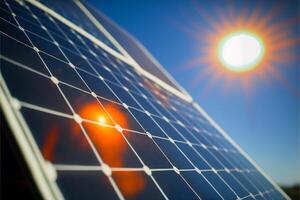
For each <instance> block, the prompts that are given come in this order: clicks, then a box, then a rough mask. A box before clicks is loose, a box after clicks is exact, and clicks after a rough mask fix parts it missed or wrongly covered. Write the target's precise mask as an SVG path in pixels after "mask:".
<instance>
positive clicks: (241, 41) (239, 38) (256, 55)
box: [217, 31, 264, 72]
mask: <svg viewBox="0 0 300 200" xmlns="http://www.w3.org/2000/svg"><path fill="white" fill-rule="evenodd" d="M217 54H218V58H219V60H220V61H221V63H222V64H223V65H224V66H225V67H226V68H228V69H229V70H232V71H235V72H246V71H249V70H251V69H253V68H255V67H256V66H257V64H258V63H259V62H260V61H261V60H262V58H263V55H264V45H263V42H262V41H261V39H260V38H259V37H258V36H256V35H254V34H253V33H251V32H246V31H242V32H241V31H239V32H234V33H232V34H229V35H228V36H226V37H224V38H223V39H222V40H221V42H220V44H219V45H218V48H217Z"/></svg>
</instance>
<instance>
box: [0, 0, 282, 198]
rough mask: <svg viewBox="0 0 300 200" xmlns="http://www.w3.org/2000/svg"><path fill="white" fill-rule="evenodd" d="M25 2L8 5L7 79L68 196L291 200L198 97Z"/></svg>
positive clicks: (4, 33)
mask: <svg viewBox="0 0 300 200" xmlns="http://www.w3.org/2000/svg"><path fill="white" fill-rule="evenodd" d="M20 2H22V3H16V2H14V1H11V0H9V1H8V0H5V1H4V2H2V3H1V8H0V9H1V15H0V20H1V29H0V34H1V43H2V44H1V57H0V59H1V82H3V83H5V85H6V86H7V87H8V90H9V92H10V94H11V95H12V99H13V100H12V101H13V102H15V103H14V104H13V105H15V109H16V110H17V111H18V112H20V113H21V114H22V118H24V121H25V122H26V126H27V127H28V129H29V130H30V132H31V133H32V136H33V139H34V141H35V143H36V144H37V147H38V149H39V150H40V152H41V154H42V156H43V158H44V159H45V160H47V161H50V162H51V163H52V164H53V165H54V167H55V169H56V171H57V176H58V177H57V181H56V183H57V184H58V187H59V189H60V191H61V193H62V195H63V196H65V197H66V198H71V199H82V198H97V197H99V198H107V199H116V198H119V199H123V198H126V199H140V198H145V199H147V198H149V197H150V196H151V198H154V199H284V197H283V196H281V194H280V193H279V192H277V190H276V189H275V188H274V186H273V185H272V184H270V183H269V182H268V181H267V180H266V179H265V178H264V177H263V175H262V174H261V173H260V172H258V171H257V169H256V168H255V167H254V166H253V165H252V164H251V163H250V162H249V161H248V160H247V159H246V158H245V157H244V156H243V155H242V154H241V152H240V151H239V150H238V149H236V148H235V147H234V146H233V145H232V144H231V143H230V142H228V140H227V139H226V138H225V137H224V136H223V135H222V134H221V133H220V132H219V131H218V130H217V129H216V128H215V127H214V126H213V125H212V124H211V123H210V122H209V120H207V119H206V118H205V117H204V116H203V115H202V114H201V113H200V112H198V111H196V109H195V108H194V107H193V105H192V104H191V103H188V102H184V101H183V100H181V99H179V98H177V97H176V96H175V95H173V94H172V93H170V92H168V91H166V90H164V89H162V88H161V87H160V86H158V85H157V84H155V83H153V82H152V81H151V80H148V79H147V78H145V77H143V76H142V75H141V74H139V73H138V72H136V71H135V70H134V68H133V67H131V66H129V65H128V64H126V63H125V62H122V61H121V60H119V59H117V58H115V57H114V56H113V55H110V54H109V53H108V52H105V51H104V50H103V49H102V48H100V47H99V46H97V45H94V44H93V43H92V42H91V41H90V40H89V39H87V38H85V37H84V36H81V35H79V34H78V33H77V32H75V31H74V30H72V29H70V28H69V27H67V26H65V25H64V24H63V23H62V22H60V21H58V20H56V19H54V18H52V17H50V16H49V15H48V14H47V13H44V12H42V11H41V10H39V9H38V8H35V7H34V6H33V5H31V4H30V3H28V2H23V1H20ZM43 2H44V1H43ZM47 5H48V3H47ZM74 5H75V4H74ZM61 7H62V8H64V7H65V6H63V5H62V6H61ZM57 12H59V13H61V12H60V11H59V10H57ZM66 15H67V14H66ZM66 18H69V19H73V16H66ZM74 20H75V21H76V22H77V21H78V20H79V19H74ZM80 20H83V19H80ZM85 20H87V19H85ZM83 28H86V27H83ZM87 30H88V31H91V30H90V28H87ZM92 33H94V32H92ZM100 39H103V38H100ZM15 52H18V54H16V53H15ZM16 105H17V106H16ZM78 182H80V183H81V182H82V184H83V185H84V186H80V185H79V184H78ZM89 185H95V187H97V188H98V187H99V190H97V189H95V187H88V186H89ZM202 188H205V189H202ZM150 194H151V195H150Z"/></svg>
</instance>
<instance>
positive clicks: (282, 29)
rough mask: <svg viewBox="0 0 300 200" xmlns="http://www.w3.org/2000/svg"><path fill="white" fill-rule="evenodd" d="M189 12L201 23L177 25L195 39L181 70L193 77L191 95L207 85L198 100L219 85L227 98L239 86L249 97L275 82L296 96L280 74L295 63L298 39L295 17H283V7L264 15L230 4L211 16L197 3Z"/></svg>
mask: <svg viewBox="0 0 300 200" xmlns="http://www.w3.org/2000/svg"><path fill="white" fill-rule="evenodd" d="M193 7H194V8H195V10H196V11H197V14H199V15H198V16H199V19H200V20H199V21H200V22H201V23H199V22H198V21H195V20H193V19H191V20H189V21H188V23H185V24H184V25H180V24H175V25H179V28H181V29H182V30H183V31H185V32H186V33H187V34H189V36H192V37H193V38H194V39H196V41H195V45H196V46H195V48H196V51H195V52H196V56H195V57H193V58H191V59H190V60H188V62H187V63H184V64H183V65H182V70H194V72H195V73H194V79H193V80H192V81H191V88H192V89H194V88H198V87H197V86H198V84H199V82H202V81H203V80H205V85H204V87H203V89H202V91H201V95H207V93H208V92H209V91H210V90H212V88H213V87H214V86H216V85H218V84H219V83H222V84H221V86H222V87H223V89H222V90H223V91H225V92H227V91H232V90H231V87H236V86H237V85H238V87H239V88H241V89H242V91H243V92H244V94H245V95H246V96H249V94H251V93H252V91H255V90H254V89H255V88H254V86H255V85H256V83H257V81H265V82H266V81H267V82H271V81H279V82H281V83H282V84H283V85H284V86H285V87H287V89H289V90H290V91H291V92H292V93H295V94H297V95H298V91H297V90H296V89H295V88H293V87H292V86H291V84H290V83H289V80H287V79H286V77H284V70H286V68H287V67H288V66H290V63H293V62H295V61H298V59H299V58H298V57H299V55H298V53H297V52H298V51H297V50H295V49H297V45H298V44H299V43H300V41H299V39H300V38H299V37H298V35H297V31H295V28H294V27H297V24H298V23H299V21H298V19H299V16H294V15H293V16H286V15H285V12H286V10H284V6H283V5H282V4H281V3H278V4H277V3H274V4H273V5H272V6H270V7H268V9H266V8H264V9H263V8H262V7H261V5H260V4H259V3H258V4H257V5H252V6H251V8H250V7H247V6H246V5H245V6H243V8H242V9H239V8H237V7H235V6H234V4H228V5H227V6H225V7H215V8H212V9H211V10H210V11H209V12H208V10H207V9H203V7H202V6H201V5H198V4H197V2H193ZM253 8H254V9H253ZM196 70H197V71H196Z"/></svg>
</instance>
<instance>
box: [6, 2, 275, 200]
mask: <svg viewBox="0 0 300 200" xmlns="http://www.w3.org/2000/svg"><path fill="white" fill-rule="evenodd" d="M9 8H10V7H9ZM25 8H26V9H28V10H29V11H30V12H31V10H30V8H29V7H28V6H25ZM10 9H11V8H10ZM11 12H12V10H11ZM31 14H32V15H33V16H34V14H33V13H32V12H31ZM14 18H15V17H14ZM36 19H37V18H36ZM15 20H16V23H17V24H19V23H18V21H17V19H16V18H15ZM37 20H38V19H37ZM38 21H39V20H38ZM53 22H55V21H53ZM39 23H40V25H41V26H43V25H42V24H41V22H40V21H39ZM19 25H20V24H19ZM56 25H57V24H56ZM57 27H58V26H57ZM58 28H59V27H58ZM59 29H60V28H59ZM60 30H61V29H60ZM46 31H47V33H48V34H49V36H50V37H51V38H52V39H53V41H54V43H55V42H56V41H55V40H54V38H53V37H52V35H51V34H50V33H49V31H48V30H46ZM61 31H62V30H61ZM62 32H63V31H62ZM24 34H25V35H26V37H27V38H28V40H29V41H30V42H31V40H30V38H29V37H28V36H27V34H26V32H25V31H24ZM77 36H78V35H77ZM65 37H66V38H67V35H65ZM78 38H79V39H80V40H81V41H82V42H83V43H84V44H85V42H84V41H83V40H82V38H81V37H78ZM31 43H32V42H31ZM32 45H33V46H34V44H32ZM73 46H74V47H75V49H77V51H78V54H79V55H83V54H81V52H80V50H79V49H78V48H77V47H76V45H74V44H73ZM57 47H58V49H59V50H60V51H61V53H62V54H63V55H64V52H63V51H62V50H61V48H60V47H59V46H57ZM86 47H87V48H89V47H88V46H86ZM37 54H38V55H39V52H37ZM39 56H40V55H39ZM64 56H65V55H64ZM2 58H3V59H5V58H4V57H2ZM40 58H41V60H42V62H43V63H44V65H45V67H46V68H47V70H48V72H49V73H50V74H51V75H52V73H51V71H50V70H49V69H48V67H47V65H46V63H45V62H44V61H43V59H42V57H41V56H40ZM65 58H66V59H67V60H68V58H67V57H66V56H65ZM96 58H97V59H99V58H98V57H96ZM5 60H8V59H7V58H6V59H5ZM68 61H69V60H68ZM86 61H87V62H88V63H89V65H90V67H91V68H92V69H93V70H94V71H95V73H96V74H97V75H98V76H99V74H98V72H97V71H96V70H95V69H94V67H93V66H92V64H91V63H90V62H89V60H88V59H86ZM99 61H100V60H99ZM100 62H101V61H100ZM74 70H75V72H76V73H77V75H78V76H79V77H80V78H81V80H82V81H83V83H84V84H85V85H86V87H87V88H88V89H89V90H90V88H89V87H88V85H87V84H86V83H85V81H84V79H83V78H82V77H81V76H80V74H79V73H78V72H77V69H76V68H75V69H74ZM121 73H122V72H121ZM39 74H40V75H41V73H40V72H39ZM112 75H113V77H114V78H115V79H116V80H117V81H118V82H119V85H121V86H122V83H121V82H120V81H119V79H118V78H117V76H116V75H114V73H112ZM43 76H46V75H44V74H43ZM46 77H47V78H51V77H48V76H46ZM52 78H53V76H52ZM59 83H62V82H61V81H60V82H59ZM103 83H104V84H106V83H105V81H104V82H103ZM64 84H66V83H64ZM56 85H57V88H58V90H59V91H60V93H61V95H62V96H63V98H64V99H65V101H66V103H67V104H68V106H69V108H70V109H71V110H72V112H73V113H74V115H76V113H75V111H74V110H73V108H72V106H71V105H70V103H69V102H68V100H67V98H66V97H65V95H64V94H63V92H62V90H61V89H60V87H59V84H56ZM106 86H107V87H108V88H109V89H110V90H111V88H110V87H109V86H108V85H107V84H106ZM134 86H135V85H134ZM73 87H74V86H73ZM77 89H79V88H77ZM136 89H137V90H138V88H137V87H136ZM85 92H86V93H90V94H91V93H92V91H91V90H90V92H87V91H85ZM111 92H113V93H114V91H112V90H111ZM114 94H115V93H114ZM129 95H130V96H131V97H132V98H133V99H134V100H135V102H136V103H137V104H139V102H138V101H137V100H136V99H135V98H134V96H132V95H131V94H130V93H129ZM115 96H116V97H117V98H118V96H117V95H116V94H115ZM100 98H101V97H100ZM95 99H96V100H97V101H98V102H99V100H98V99H97V98H95ZM118 100H119V101H120V102H121V100H120V99H119V98H118ZM149 103H150V104H151V105H152V106H153V104H152V103H151V102H150V101H149ZM20 104H21V105H22V106H24V107H28V108H31V109H35V110H39V111H42V112H48V113H51V114H58V112H56V111H52V110H49V109H46V108H44V110H43V108H41V107H38V106H34V105H30V104H29V103H25V102H21V103H20ZM99 104H100V105H101V103H100V102H99ZM101 106H102V108H103V109H104V110H105V108H104V106H103V105H101ZM139 106H141V105H140V104H139ZM141 107H142V106H141ZM153 107H154V109H156V110H157V108H156V107H155V106H153ZM128 111H129V112H130V110H128ZM157 111H158V110H157ZM143 112H145V111H143ZM158 112H159V111H158ZM167 112H168V111H167ZM107 114H108V116H110V115H109V113H107ZM131 114H132V113H131ZM160 114H161V113H160ZM169 114H170V115H172V113H170V112H169ZM60 116H63V117H66V116H67V115H64V114H63V113H60ZM162 116H163V115H162ZM68 117H70V118H72V117H73V116H68ZM132 117H133V118H135V117H134V115H133V114H132ZM150 117H151V116H150ZM158 117H160V116H158ZM173 117H174V116H173ZM110 118H111V117H110ZM151 118H152V117H151ZM160 118H161V117H160ZM174 118H175V117H174ZM152 119H153V118H152ZM162 119H164V118H162ZM175 119H176V118H175ZM83 120H85V121H89V120H86V119H83ZM111 120H112V121H114V120H113V119H112V118H111ZM136 121H137V120H136ZM153 121H154V122H155V120H154V119H153ZM89 122H91V123H95V122H92V121H89ZM137 122H138V121H137ZM138 123H139V122H138ZM155 123H156V122H155ZM79 124H80V127H81V129H82V132H83V133H84V134H85V136H86V138H87V140H88V141H89V143H90V145H91V147H92V149H93V150H94V153H95V156H96V157H97V158H98V160H99V162H100V164H102V165H101V166H105V164H104V162H103V161H102V160H101V158H100V155H98V153H97V151H96V150H95V147H94V146H93V143H92V142H91V140H90V139H89V136H88V134H87V133H86V132H85V130H84V128H83V127H82V126H81V123H79ZM156 124H157V123H156ZM157 125H158V124H157ZM140 126H141V124H140ZM158 126H159V125H158ZM171 126H172V127H173V128H174V129H175V130H176V128H175V127H174V126H173V125H172V124H171ZM141 127H142V126H141ZM159 127H160V126H159ZM160 128H161V127H160ZM161 129H162V128H161ZM187 130H188V129H187ZM162 131H163V132H164V130H163V129H162ZM188 131H189V130H188ZM135 132H136V131H135ZM120 133H121V135H122V136H123V138H124V140H125V141H126V142H127V144H128V146H129V147H130V148H131V149H132V150H133V152H134V153H135V155H136V156H137V158H138V159H139V160H140V162H141V163H142V164H143V166H145V164H144V163H143V161H142V159H141V158H140V157H139V155H138V153H137V152H136V151H135V150H134V148H133V147H132V146H131V145H130V143H129V142H128V140H127V139H126V137H125V136H124V135H123V133H122V132H120ZM164 133H165V132H164ZM144 134H145V133H144ZM179 134H180V133H179ZM165 135H166V136H167V137H169V136H168V135H167V134H166V133H165ZM180 135H181V134H180ZM191 135H192V136H193V134H191ZM181 136H182V137H183V138H184V139H185V137H184V136H183V135H181ZM152 137H156V136H153V135H152V136H151V137H150V138H152ZM163 139H166V138H163ZM185 140H186V139H185ZM171 141H172V139H171ZM173 141H174V140H173ZM153 142H154V143H155V141H154V140H153ZM176 142H182V141H176ZM183 143H184V142H183ZM185 143H186V144H190V142H189V141H188V140H186V142H185ZM155 144H156V143H155ZM173 144H174V145H175V146H176V148H177V149H178V150H179V151H180V152H181V153H182V154H183V155H184V156H185V157H186V159H187V160H188V161H189V162H190V164H192V166H194V168H192V169H177V170H178V171H179V172H180V171H185V170H195V171H197V172H200V174H201V170H199V169H198V168H197V167H196V166H195V165H194V164H193V163H192V161H190V159H189V158H188V157H187V156H186V155H185V154H184V153H183V152H182V151H181V150H180V148H179V147H178V146H177V145H176V143H173ZM199 144H200V143H199ZM156 145H157V144H156ZM194 145H197V144H192V145H191V148H193V146H194ZM157 147H158V148H159V146H158V145H157ZM212 148H214V147H212ZM159 149H160V148H159ZM160 150H161V149H160ZM193 150H194V151H195V152H196V153H197V154H198V155H199V156H200V157H202V156H201V155H200V154H199V153H198V152H197V151H196V150H195V149H194V148H193ZM161 152H162V153H163V154H164V152H163V151H162V150H161ZM212 155H213V154H212ZM164 156H165V157H166V159H167V160H168V161H169V162H170V163H172V162H171V161H170V160H169V159H168V157H167V156H166V155H165V154H164ZM213 156H214V155H213ZM215 158H216V157H215ZM216 159H217V160H219V159H218V158H216ZM225 159H227V158H226V157H225ZM203 160H204V161H205V162H206V163H207V164H208V165H209V166H210V167H211V171H214V172H218V171H222V169H220V170H216V169H213V167H212V166H211V165H210V164H209V163H208V162H207V161H206V160H205V159H204V158H203ZM219 162H220V161H219ZM220 163H221V162H220ZM221 164H222V163H221ZM222 165H223V164H222ZM173 166H174V165H173ZM223 166H224V165H223ZM55 167H56V168H57V169H58V170H69V169H71V168H72V166H71V165H64V166H62V165H55ZM73 167H74V166H73ZM80 167H81V170H84V169H83V168H85V167H88V166H80ZM94 167H97V166H94ZM174 168H175V169H174ZM101 169H102V168H101V167H99V170H101ZM88 170H89V169H88ZM111 170H112V171H118V170H119V171H122V170H123V171H124V170H125V171H126V170H143V171H144V170H145V169H144V168H133V169H128V168H118V169H115V168H111ZM159 170H161V171H163V170H174V171H175V172H177V170H176V167H175V166H174V167H173V168H171V169H151V171H159ZM223 171H227V172H228V171H229V172H231V171H238V172H241V173H242V172H248V173H250V172H251V170H250V169H249V170H241V169H226V167H225V166H224V169H223ZM253 171H256V170H253ZM256 172H257V171H256ZM216 174H217V175H218V176H219V178H220V179H221V180H222V181H223V182H224V183H225V184H226V185H227V186H228V188H229V189H230V190H231V191H232V192H233V193H234V194H236V192H235V191H234V190H233V189H232V188H231V187H230V186H229V185H228V184H227V183H226V182H225V181H224V180H223V178H222V177H221V176H220V175H219V174H218V173H216ZM179 175H180V173H179ZM242 175H244V174H243V173H242ZM149 176H150V177H151V179H152V180H153V181H154V183H155V184H156V185H157V187H158V188H159V190H160V191H161V192H162V194H163V196H164V197H165V198H167V197H166V195H165V194H164V192H163V191H162V189H161V188H160V187H159V183H157V182H156V181H155V179H154V177H153V176H152V175H151V174H150V175H149ZM180 176H181V175H180ZM202 176H203V175H202ZM244 176H245V175H244ZM108 177H109V180H110V181H111V183H112V186H113V188H114V189H115V191H116V193H117V194H118V195H119V198H120V199H123V198H124V197H123V196H122V194H121V192H120V191H119V190H118V187H117V185H116V184H115V183H114V180H113V179H112V178H111V177H110V176H108ZM181 178H183V177H182V176H181ZM203 178H204V179H206V178H205V177H204V176H203ZM233 178H234V179H236V180H237V181H238V182H239V180H238V179H237V178H236V177H235V176H233ZM245 178H246V179H248V177H247V176H245ZM183 180H184V181H185V182H186V183H187V185H188V186H189V187H190V189H191V190H192V191H194V190H193V188H192V187H191V186H190V185H189V184H188V182H187V181H186V180H185V179H184V178H183ZM206 180H207V179H206ZM249 181H250V183H252V181H251V180H249ZM207 182H208V183H209V184H210V185H211V186H212V188H213V189H215V188H214V186H213V185H212V184H211V183H210V182H209V181H208V180H207ZM239 183H240V182H239ZM240 184H241V183H240ZM252 184H253V183H252ZM241 186H242V187H244V186H243V184H241ZM253 186H255V188H256V189H257V191H259V193H258V194H251V193H250V192H249V191H248V190H247V188H245V187H244V189H245V190H246V191H247V192H249V197H255V196H257V195H261V194H264V193H266V194H268V193H270V192H271V191H273V190H266V191H260V190H259V189H258V188H257V187H256V185H255V184H253ZM215 191H216V192H217V193H218V191H217V190H216V189H215ZM194 193H195V195H196V196H198V195H197V193H196V192H195V191H194ZM218 194H219V193H218ZM219 195H220V194H219ZM220 196H221V195H220ZM198 197H199V196H198ZM247 197H248V196H246V197H237V198H239V199H244V198H247ZM263 197H264V196H263ZM199 198H200V197H199ZM221 198H223V197H222V196H221Z"/></svg>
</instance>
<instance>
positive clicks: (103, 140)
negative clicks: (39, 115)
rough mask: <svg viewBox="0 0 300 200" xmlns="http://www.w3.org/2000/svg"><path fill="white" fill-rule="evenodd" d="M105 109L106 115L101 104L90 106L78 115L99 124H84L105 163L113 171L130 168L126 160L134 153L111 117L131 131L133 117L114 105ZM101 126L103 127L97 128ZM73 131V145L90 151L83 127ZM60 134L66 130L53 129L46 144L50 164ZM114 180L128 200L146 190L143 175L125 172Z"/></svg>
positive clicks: (43, 146) (107, 105)
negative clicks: (131, 118)
mask: <svg viewBox="0 0 300 200" xmlns="http://www.w3.org/2000/svg"><path fill="white" fill-rule="evenodd" d="M103 108H104V109H103V111H101V110H99V104H98V103H93V104H86V105H83V106H82V108H81V109H80V112H79V113H78V114H79V115H80V116H81V117H82V118H83V119H89V120H92V121H95V123H90V122H83V123H82V124H83V127H84V129H85V130H86V132H87V133H88V136H89V138H90V139H91V141H92V143H93V145H94V147H95V148H96V150H97V152H98V153H99V155H100V157H101V159H102V160H103V162H105V163H106V164H107V165H109V166H110V167H112V168H113V167H119V168H122V167H126V163H125V157H126V154H127V152H128V151H129V150H130V149H129V145H128V144H127V142H126V140H125V139H124V136H123V135H122V134H121V133H120V132H118V131H117V130H116V128H114V127H113V123H112V120H111V119H110V117H111V118H112V119H113V120H114V121H116V123H117V124H118V125H119V126H121V127H122V128H124V129H126V128H128V117H129V116H126V114H124V113H122V112H121V111H119V109H118V107H116V106H115V105H114V104H112V103H108V104H106V105H103ZM106 112H107V113H106ZM97 122H99V123H98V124H97ZM107 123H110V124H109V125H111V126H106V125H107ZM75 125H76V126H75ZM71 130H72V133H70V135H71V137H72V142H75V143H76V145H77V146H78V148H82V149H87V148H90V146H89V145H86V144H87V142H85V141H86V138H85V136H84V134H82V132H81V128H80V126H78V125H77V124H74V126H73V127H72V128H71ZM60 131H62V130H60V128H59V127H57V126H52V127H51V128H50V130H49V132H47V133H46V136H45V139H44V141H43V144H42V154H43V156H44V158H45V159H47V160H49V161H53V160H54V151H55V148H56V145H57V142H58V140H59V135H60ZM113 177H114V179H115V181H116V183H117V185H118V187H119V188H120V190H121V192H122V193H123V195H124V197H126V198H131V197H135V196H137V195H138V194H139V193H141V192H142V191H143V190H144V189H145V187H146V181H145V179H144V177H143V176H142V174H141V173H137V172H122V173H117V175H115V176H114V173H113Z"/></svg>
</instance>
